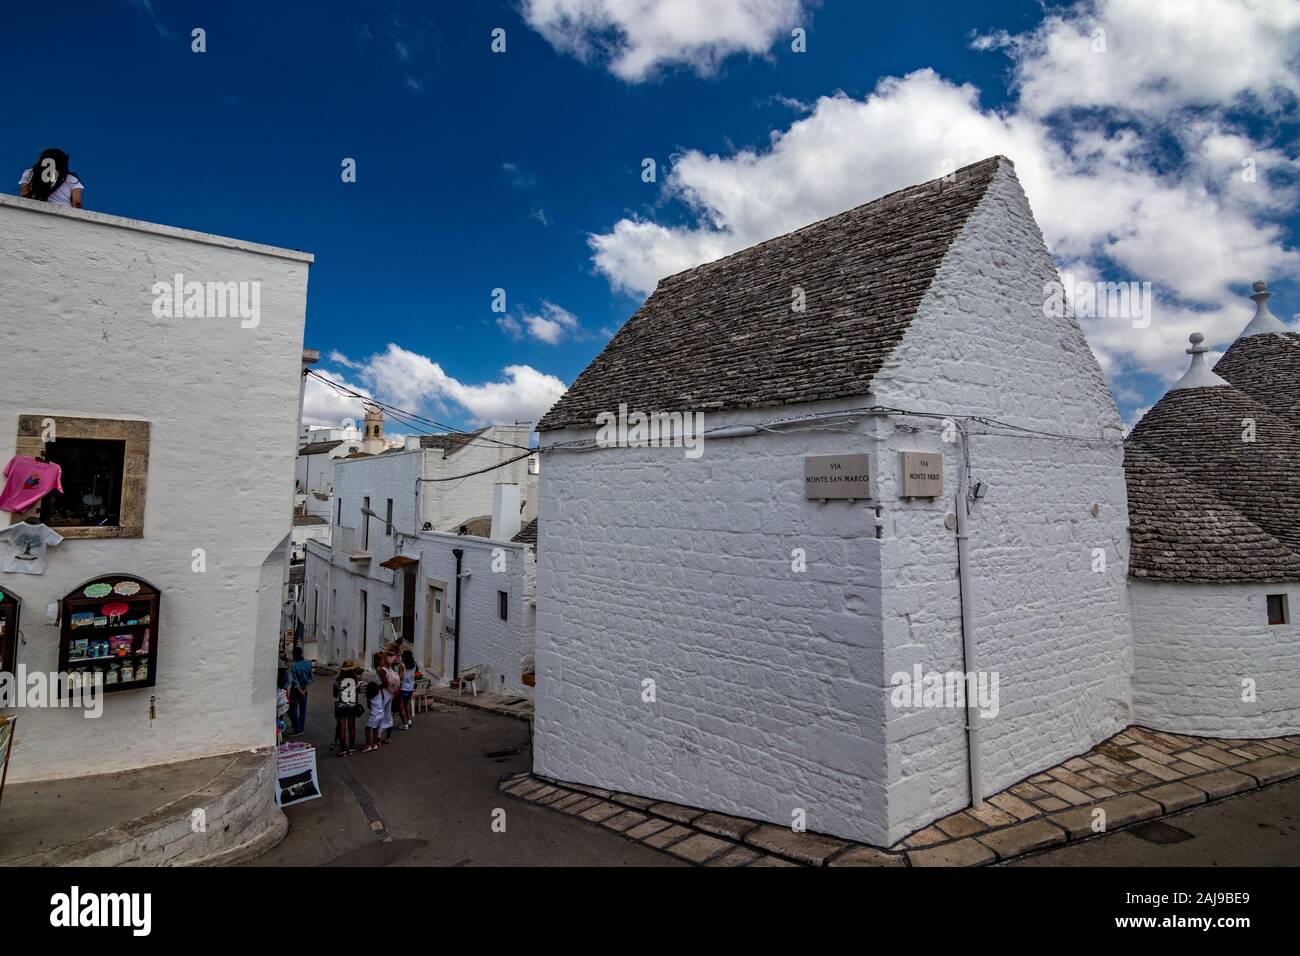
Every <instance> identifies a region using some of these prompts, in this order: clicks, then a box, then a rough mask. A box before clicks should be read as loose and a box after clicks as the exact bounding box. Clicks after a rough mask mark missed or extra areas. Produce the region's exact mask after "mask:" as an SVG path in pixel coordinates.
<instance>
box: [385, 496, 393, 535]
mask: <svg viewBox="0 0 1300 956" xmlns="http://www.w3.org/2000/svg"><path fill="white" fill-rule="evenodd" d="M384 534H385V535H387V536H388V537H392V534H393V499H392V498H389V499H388V504H387V505H385V506H384Z"/></svg>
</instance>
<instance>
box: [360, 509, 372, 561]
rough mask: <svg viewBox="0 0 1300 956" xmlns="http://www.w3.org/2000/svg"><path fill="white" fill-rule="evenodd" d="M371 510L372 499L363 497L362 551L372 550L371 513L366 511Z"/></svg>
mask: <svg viewBox="0 0 1300 956" xmlns="http://www.w3.org/2000/svg"><path fill="white" fill-rule="evenodd" d="M369 510H370V499H369V498H362V499H361V550H362V551H369V550H370V515H369V514H367V513H366V512H368V511H369Z"/></svg>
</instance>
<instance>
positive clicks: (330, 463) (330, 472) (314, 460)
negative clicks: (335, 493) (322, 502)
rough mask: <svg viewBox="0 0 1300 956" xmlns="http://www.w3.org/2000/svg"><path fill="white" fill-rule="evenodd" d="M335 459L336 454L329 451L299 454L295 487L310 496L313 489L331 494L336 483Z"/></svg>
mask: <svg viewBox="0 0 1300 956" xmlns="http://www.w3.org/2000/svg"><path fill="white" fill-rule="evenodd" d="M360 446H361V443H360V442H357V447H358V448H359V447H360ZM339 457H340V458H341V457H342V456H341V455H340V456H339ZM334 461H335V459H334V456H333V455H331V454H330V453H329V452H321V453H319V454H315V455H299V456H298V457H297V460H296V461H295V462H294V474H293V482H294V488H295V489H297V490H298V491H299V492H300V493H304V494H307V495H308V496H309V497H310V496H311V495H310V493H311V492H313V491H320V492H324V493H325V494H329V491H330V489H331V488H332V487H333V485H334Z"/></svg>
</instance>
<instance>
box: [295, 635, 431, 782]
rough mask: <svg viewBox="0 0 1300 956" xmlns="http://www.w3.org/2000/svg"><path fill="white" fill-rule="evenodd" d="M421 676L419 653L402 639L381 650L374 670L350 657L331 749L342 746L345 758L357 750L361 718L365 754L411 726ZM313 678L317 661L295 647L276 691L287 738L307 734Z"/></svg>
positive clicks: (342, 671)
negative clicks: (404, 645)
mask: <svg viewBox="0 0 1300 956" xmlns="http://www.w3.org/2000/svg"><path fill="white" fill-rule="evenodd" d="M419 676H420V669H419V666H418V665H417V664H416V663H415V656H414V655H413V654H412V653H411V652H410V651H409V650H402V644H401V641H394V642H393V643H391V644H389V645H388V646H387V647H385V648H384V649H383V650H382V651H375V653H374V654H373V655H372V656H371V658H370V670H369V671H366V670H365V669H364V668H363V667H362V666H361V664H359V663H358V662H357V661H354V660H351V659H349V660H345V661H344V662H343V663H342V664H341V665H340V666H339V672H338V676H337V677H335V678H334V742H333V743H332V744H330V750H334V751H337V752H338V754H339V756H340V757H347V756H349V755H350V754H352V753H354V752H355V751H356V750H357V718H358V717H362V716H364V717H365V718H366V724H365V738H364V740H365V746H364V747H362V748H361V752H362V753H368V752H370V751H372V750H378V749H379V748H380V747H381V746H383V745H385V744H387V743H390V742H391V741H392V739H393V728H394V727H396V728H397V729H398V730H410V729H411V724H412V723H413V719H412V718H413V716H414V715H413V712H412V706H411V699H412V697H414V695H415V681H416V678H417V677H419ZM313 678H314V674H313V672H312V663H311V661H309V660H305V659H304V658H303V653H302V648H301V647H295V648H294V649H293V663H292V664H290V665H289V666H288V667H281V668H280V672H279V679H278V686H277V691H276V713H275V716H276V729H277V731H278V732H279V734H280V735H282V736H283V737H298V736H300V735H301V734H302V733H303V731H304V729H305V727H306V724H307V686H308V685H309V684H310V683H311V682H312V680H313ZM363 694H364V698H365V703H364V705H363V703H362V695H363Z"/></svg>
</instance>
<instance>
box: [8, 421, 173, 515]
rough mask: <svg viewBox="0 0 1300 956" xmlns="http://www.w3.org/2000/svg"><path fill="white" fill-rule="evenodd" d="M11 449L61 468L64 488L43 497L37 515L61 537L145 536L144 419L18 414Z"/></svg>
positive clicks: (146, 446)
mask: <svg viewBox="0 0 1300 956" xmlns="http://www.w3.org/2000/svg"><path fill="white" fill-rule="evenodd" d="M15 451H16V452H17V454H20V455H31V456H33V457H36V456H43V457H44V458H45V459H46V460H47V461H52V462H55V463H57V464H58V465H59V467H60V468H61V469H62V484H63V492H62V493H59V492H57V491H55V492H51V493H50V494H49V495H46V497H45V498H44V499H42V501H41V505H40V518H41V521H42V522H44V523H45V524H46V525H48V526H50V527H51V528H55V529H57V530H58V532H59V534H61V535H63V537H65V538H140V537H143V536H144V503H145V492H146V484H147V478H148V472H149V423H148V422H141V421H131V420H123V419H113V418H73V417H68V416H61V415H20V416H19V417H18V442H17V447H16V449H15ZM22 517H24V516H21V515H15V516H14V520H15V521H17V520H22Z"/></svg>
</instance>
